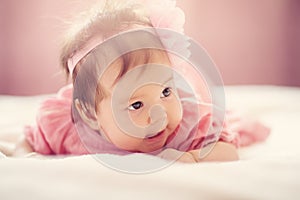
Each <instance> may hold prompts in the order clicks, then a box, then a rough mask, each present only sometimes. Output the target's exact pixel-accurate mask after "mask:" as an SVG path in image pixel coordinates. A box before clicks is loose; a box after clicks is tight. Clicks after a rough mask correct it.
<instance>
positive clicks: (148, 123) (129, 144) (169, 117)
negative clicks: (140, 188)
mask: <svg viewBox="0 0 300 200" xmlns="http://www.w3.org/2000/svg"><path fill="white" fill-rule="evenodd" d="M156 63H158V62H156ZM120 64H121V63H119V64H116V65H112V66H110V67H109V68H108V69H107V70H106V71H105V72H104V74H103V75H102V77H101V80H100V84H101V85H102V86H103V87H104V88H105V90H106V91H108V94H107V96H106V97H105V98H104V99H103V100H102V101H101V102H100V103H99V105H98V112H97V113H98V114H97V120H98V124H99V126H100V127H101V129H100V130H101V133H102V134H104V135H105V137H106V138H107V139H108V140H109V141H110V142H111V143H113V144H114V145H115V146H117V147H118V148H120V149H124V150H127V151H134V152H151V151H155V150H158V149H160V148H162V147H163V146H164V145H165V144H166V143H167V141H168V140H169V139H171V138H172V134H173V133H174V131H175V129H176V128H177V127H178V125H179V123H180V121H181V119H182V108H181V103H180V101H179V99H178V97H177V94H176V89H175V88H174V87H173V85H174V84H172V83H173V74H172V70H171V69H170V70H162V71H161V73H159V76H160V80H161V81H160V82H159V83H148V84H143V85H141V86H139V85H137V86H134V84H135V83H136V84H137V82H138V81H137V82H135V81H133V80H135V78H134V77H130V79H129V81H128V84H129V85H128V87H127V86H124V85H125V84H123V88H136V89H135V90H134V91H132V92H130V91H125V90H121V91H124V92H121V93H120V94H118V95H121V96H120V98H117V99H116V100H113V98H115V97H114V96H113V94H112V93H113V91H115V88H116V87H117V85H118V82H117V83H115V82H114V81H115V80H116V78H117V75H118V72H119V70H120V67H118V66H120ZM159 64H162V65H164V66H168V65H169V63H168V61H165V62H164V61H163V60H159ZM134 68H135V67H134V66H133V67H130V68H129V71H128V72H127V73H130V70H132V69H134ZM150 71H151V70H150ZM124 76H126V74H125V75H124ZM149 76H151V74H149V71H147V70H145V71H144V72H143V73H139V75H138V77H136V78H137V79H143V78H146V79H147V77H149ZM122 78H123V77H122ZM123 83H124V82H123ZM129 90H130V89H129ZM126 95H127V96H128V97H129V98H127V99H128V101H126V102H125V103H124V102H122V99H124V98H123V97H124V96H126ZM122 96H123V97H122ZM112 102H113V103H112ZM115 107H120V108H121V109H120V112H126V114H127V116H128V118H129V119H130V120H129V121H128V122H127V121H126V122H124V121H123V123H122V122H121V123H120V121H119V122H118V120H116V116H115V115H118V113H115V115H114V113H113V112H114V111H113V110H114V108H115ZM154 107H156V108H158V112H156V111H153V110H155V109H153V108H154ZM151 109H152V110H151ZM155 112H156V113H155ZM153 113H154V115H158V116H152V115H153ZM156 119H157V120H161V123H158V125H153V124H154V121H155V120H156ZM126 123H129V124H126ZM130 123H131V124H130ZM126 125H128V126H135V127H138V128H137V129H134V131H133V132H134V133H129V132H128V131H126V128H124V127H123V126H126ZM143 127H144V128H143ZM150 129H151V130H152V131H151V130H150ZM127 130H128V129H127ZM148 130H150V131H148ZM147 131H148V132H147Z"/></svg>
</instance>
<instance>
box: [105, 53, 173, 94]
mask: <svg viewBox="0 0 300 200" xmlns="http://www.w3.org/2000/svg"><path fill="white" fill-rule="evenodd" d="M137 68H139V69H138V70H136V69H137ZM132 71H135V72H134V73H131V72H132ZM129 72H130V73H129ZM172 75H173V72H172V68H171V64H170V61H169V58H168V55H167V53H166V52H165V51H163V50H157V49H155V50H152V49H151V50H149V49H146V50H137V51H135V52H131V53H130V54H127V55H124V56H121V57H120V58H118V59H116V60H115V62H113V63H112V64H111V65H110V66H109V67H108V68H107V69H106V71H105V72H104V73H103V76H102V77H101V81H100V84H101V85H102V86H104V88H107V90H110V89H112V88H113V87H114V86H115V84H117V83H118V82H119V81H120V80H122V79H124V78H126V77H127V76H130V78H128V77H127V78H126V79H127V81H126V82H124V84H126V85H128V86H134V85H135V86H136V87H139V84H141V83H143V82H144V81H145V80H148V81H151V79H153V81H152V82H155V81H158V84H163V83H164V82H165V81H166V80H165V79H170V78H171V77H172Z"/></svg>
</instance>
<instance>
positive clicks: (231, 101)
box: [0, 86, 300, 200]
mask: <svg viewBox="0 0 300 200" xmlns="http://www.w3.org/2000/svg"><path fill="white" fill-rule="evenodd" d="M47 96H49V95H43V96H32V97H13V96H0V112H1V114H0V143H1V142H2V145H6V147H7V148H13V146H14V142H13V141H15V139H16V138H17V137H18V136H19V135H20V134H22V129H23V126H24V125H25V124H31V123H33V122H34V117H35V112H36V109H37V106H38V102H40V101H41V100H42V99H44V98H46V97H47ZM226 98H227V105H228V108H232V109H235V110H239V111H241V112H243V113H244V114H246V115H248V116H250V117H254V118H258V119H260V120H261V121H262V122H263V123H265V124H267V125H268V126H270V127H271V129H272V133H271V135H270V137H269V138H268V140H267V141H266V142H265V143H261V144H256V145H253V146H251V147H247V148H244V149H240V150H239V152H240V158H241V160H240V161H237V162H227V163H198V164H181V163H174V164H172V165H170V166H169V167H166V168H164V169H162V170H159V171H157V172H154V173H148V174H139V175H134V174H126V173H121V172H118V171H115V170H112V169H110V168H107V167H105V166H103V165H102V164H100V163H99V162H97V161H96V160H95V159H94V157H93V156H74V157H22V158H8V157H3V155H2V154H0V199H1V200H10V199H31V200H40V199H64V198H72V199H73V200H76V199H131V200H132V199H133V200H135V199H154V198H156V199H289V200H290V199H300V148H299V143H300V142H299V141H300V131H299V128H298V126H299V125H300V88H291V87H277V86H230V87H226ZM7 135H9V136H10V138H8V139H7ZM4 137H5V142H4V140H3V138H4ZM1 156H2V157H3V158H1ZM103 156H105V157H106V158H114V157H115V156H113V155H103ZM131 156H134V155H131ZM146 157H147V156H145V159H146ZM123 158H124V159H127V160H130V159H131V157H130V156H127V157H123ZM151 159H153V161H156V162H164V161H163V160H160V159H158V158H155V157H153V158H152V157H151Z"/></svg>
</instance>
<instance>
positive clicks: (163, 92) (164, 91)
mask: <svg viewBox="0 0 300 200" xmlns="http://www.w3.org/2000/svg"><path fill="white" fill-rule="evenodd" d="M171 93H172V90H171V88H169V87H167V88H165V89H164V90H163V91H162V93H161V96H160V97H161V98H164V97H168V96H170V95H171Z"/></svg>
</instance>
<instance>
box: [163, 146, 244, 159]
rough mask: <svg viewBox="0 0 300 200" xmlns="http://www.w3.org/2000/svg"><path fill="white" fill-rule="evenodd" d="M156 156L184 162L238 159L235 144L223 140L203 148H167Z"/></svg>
mask: <svg viewBox="0 0 300 200" xmlns="http://www.w3.org/2000/svg"><path fill="white" fill-rule="evenodd" d="M213 145H214V146H213ZM204 152H207V153H204ZM200 155H201V157H200ZM158 156H159V157H161V158H164V159H167V160H177V161H179V162H185V163H196V162H208V161H234V160H238V159H239V157H238V153H237V150H236V148H235V146H234V145H232V144H229V143H225V142H217V143H215V144H210V145H208V146H206V147H204V148H203V149H196V150H191V151H189V152H181V151H178V150H176V149H171V148H169V149H165V150H164V151H163V152H161V153H160V154H159V155H158Z"/></svg>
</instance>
